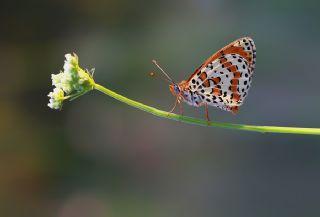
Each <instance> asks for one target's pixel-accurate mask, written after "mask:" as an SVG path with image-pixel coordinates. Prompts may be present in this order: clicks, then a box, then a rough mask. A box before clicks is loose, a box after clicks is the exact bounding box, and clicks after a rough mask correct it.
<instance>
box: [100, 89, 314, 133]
mask: <svg viewBox="0 0 320 217" xmlns="http://www.w3.org/2000/svg"><path fill="white" fill-rule="evenodd" d="M94 89H96V90H98V91H100V92H102V93H104V94H106V95H108V96H111V97H113V98H115V99H116V100H119V101H121V102H124V103H126V104H128V105H130V106H132V107H135V108H138V109H141V110H143V111H146V112H148V113H151V114H153V115H156V116H158V117H162V118H167V119H171V120H176V121H181V122H185V123H188V124H195V125H201V126H210V127H220V128H226V129H234V130H246V131H254V132H261V133H290V134H311V135H320V128H299V127H277V126H253V125H243V124H231V123H222V122H215V121H214V122H209V123H208V121H206V120H201V119H196V118H192V117H188V116H182V115H177V114H174V113H170V112H166V111H162V110H159V109H156V108H153V107H151V106H147V105H145V104H142V103H140V102H137V101H134V100H132V99H129V98H127V97H125V96H122V95H120V94H118V93H116V92H114V91H112V90H109V89H107V88H105V87H103V86H101V85H99V84H94Z"/></svg>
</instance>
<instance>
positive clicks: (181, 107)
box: [179, 103, 183, 116]
mask: <svg viewBox="0 0 320 217" xmlns="http://www.w3.org/2000/svg"><path fill="white" fill-rule="evenodd" d="M179 107H180V115H182V116H183V105H182V103H179Z"/></svg>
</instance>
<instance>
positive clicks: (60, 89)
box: [48, 54, 95, 109]
mask: <svg viewBox="0 0 320 217" xmlns="http://www.w3.org/2000/svg"><path fill="white" fill-rule="evenodd" d="M65 57H66V60H65V61H64V66H63V71H61V72H60V73H59V74H52V75H51V79H52V85H53V86H55V88H54V89H53V91H52V92H50V93H49V94H48V96H49V97H50V100H49V103H48V106H49V107H50V108H52V109H61V108H62V103H63V101H64V100H65V99H74V98H76V97H78V96H81V95H83V94H84V93H86V92H88V91H89V90H92V89H93V87H94V84H95V83H94V80H93V78H92V75H91V74H90V73H89V72H88V71H87V70H83V69H82V68H80V66H79V61H78V56H77V55H76V54H73V55H71V54H66V55H65Z"/></svg>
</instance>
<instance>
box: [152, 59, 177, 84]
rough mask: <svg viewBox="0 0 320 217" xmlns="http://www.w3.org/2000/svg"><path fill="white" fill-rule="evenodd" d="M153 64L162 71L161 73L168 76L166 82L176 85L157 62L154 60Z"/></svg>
mask: <svg viewBox="0 0 320 217" xmlns="http://www.w3.org/2000/svg"><path fill="white" fill-rule="evenodd" d="M152 62H153V63H154V64H155V65H156V66H157V67H158V68H159V69H160V71H161V72H162V73H163V74H164V75H165V76H166V80H167V81H169V82H170V83H173V84H174V81H173V80H172V79H171V78H170V76H169V75H168V74H167V73H166V72H165V71H164V70H163V69H162V68H161V67H160V66H159V65H158V63H157V61H155V60H152Z"/></svg>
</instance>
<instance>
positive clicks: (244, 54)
mask: <svg viewBox="0 0 320 217" xmlns="http://www.w3.org/2000/svg"><path fill="white" fill-rule="evenodd" d="M255 59H256V48H255V45H254V42H253V40H252V39H251V38H249V37H245V38H241V39H238V40H236V41H234V42H232V43H231V44H229V45H227V46H226V47H224V48H222V49H221V50H219V51H218V52H216V53H215V54H213V55H212V56H211V57H210V58H208V59H207V60H206V61H205V62H204V64H202V66H201V67H199V68H198V69H197V70H196V71H195V72H194V73H193V74H192V76H191V77H190V78H189V79H188V82H189V90H190V94H192V95H197V100H200V104H203V103H207V104H208V105H211V106H215V107H219V108H221V109H224V110H227V111H232V112H236V111H237V110H238V106H240V105H242V103H243V101H244V99H245V97H246V96H247V94H248V90H249V88H250V84H251V81H252V74H253V70H254V67H255V61H256V60H255Z"/></svg>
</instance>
